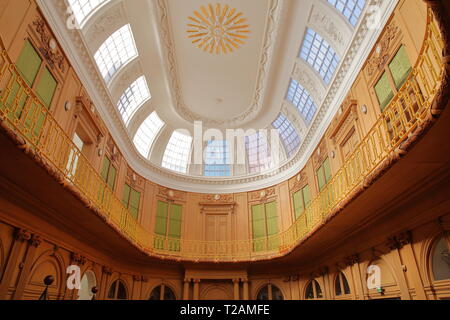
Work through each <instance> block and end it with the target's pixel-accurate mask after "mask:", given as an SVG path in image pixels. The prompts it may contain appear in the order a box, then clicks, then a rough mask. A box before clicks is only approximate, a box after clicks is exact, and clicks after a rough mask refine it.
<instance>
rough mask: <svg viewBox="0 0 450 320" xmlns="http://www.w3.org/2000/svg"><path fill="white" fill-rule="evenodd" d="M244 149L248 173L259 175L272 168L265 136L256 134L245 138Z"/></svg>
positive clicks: (259, 133)
mask: <svg viewBox="0 0 450 320" xmlns="http://www.w3.org/2000/svg"><path fill="white" fill-rule="evenodd" d="M245 149H246V151H247V162H248V170H249V172H250V173H259V172H261V171H264V170H267V169H269V168H270V167H271V166H272V161H271V159H270V150H269V144H268V142H267V137H266V135H265V134H263V133H261V132H258V133H255V134H253V135H251V136H247V137H245Z"/></svg>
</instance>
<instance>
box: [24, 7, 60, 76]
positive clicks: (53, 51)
mask: <svg viewBox="0 0 450 320" xmlns="http://www.w3.org/2000/svg"><path fill="white" fill-rule="evenodd" d="M31 27H32V29H33V30H34V31H35V32H36V33H37V34H38V36H39V39H40V42H39V51H40V53H41V54H42V56H43V57H44V58H45V60H46V61H47V63H48V64H49V65H50V67H51V68H54V69H57V70H58V71H59V72H60V73H61V75H62V76H64V75H65V74H66V72H67V70H68V63H67V61H66V58H65V56H64V54H63V52H62V50H61V48H60V46H59V44H58V42H57V41H56V39H55V38H54V37H53V34H52V32H51V31H50V28H49V27H48V25H47V23H46V22H45V20H44V19H43V18H42V17H41V16H40V15H39V16H37V17H36V18H35V19H34V21H33V23H32V26H31Z"/></svg>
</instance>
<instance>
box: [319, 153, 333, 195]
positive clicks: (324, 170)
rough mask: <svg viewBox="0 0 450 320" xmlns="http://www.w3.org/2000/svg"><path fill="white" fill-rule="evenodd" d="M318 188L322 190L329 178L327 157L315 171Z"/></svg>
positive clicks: (329, 169) (329, 171)
mask: <svg viewBox="0 0 450 320" xmlns="http://www.w3.org/2000/svg"><path fill="white" fill-rule="evenodd" d="M316 176H317V183H318V184H319V190H320V191H322V190H323V189H324V188H325V186H326V185H327V184H328V182H330V180H331V177H332V176H331V168H330V160H329V159H328V158H327V159H326V160H325V161H324V162H323V163H322V165H321V166H320V167H319V169H317V172H316Z"/></svg>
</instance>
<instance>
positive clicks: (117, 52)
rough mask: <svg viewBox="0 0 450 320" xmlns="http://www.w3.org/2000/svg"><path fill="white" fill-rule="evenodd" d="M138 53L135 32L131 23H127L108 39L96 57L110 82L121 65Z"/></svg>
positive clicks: (101, 70) (106, 79) (107, 80)
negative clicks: (134, 37) (132, 30)
mask: <svg viewBox="0 0 450 320" xmlns="http://www.w3.org/2000/svg"><path fill="white" fill-rule="evenodd" d="M137 55H138V52H137V49H136V44H135V42H134V39H133V33H132V32H131V27H130V25H129V24H127V25H124V26H123V27H122V28H120V29H119V30H117V31H116V32H114V33H113V34H112V35H111V36H110V37H109V38H108V39H106V41H105V42H104V43H103V44H102V45H101V46H100V48H99V49H98V50H97V52H96V53H95V55H94V58H95V62H96V63H97V66H98V68H99V69H100V72H101V74H102V76H103V79H104V80H105V82H106V83H108V82H109V81H110V80H111V79H112V77H113V76H114V75H115V74H116V72H117V71H118V70H119V69H120V68H121V67H123V66H124V65H126V64H127V63H128V62H129V61H130V60H132V59H133V58H135V57H137Z"/></svg>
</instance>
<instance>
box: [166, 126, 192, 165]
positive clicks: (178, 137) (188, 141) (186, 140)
mask: <svg viewBox="0 0 450 320" xmlns="http://www.w3.org/2000/svg"><path fill="white" fill-rule="evenodd" d="M192 141H193V139H192V136H190V135H189V136H188V135H186V134H183V133H181V132H178V131H174V132H173V133H172V136H171V137H170V139H169V142H168V144H167V146H166V150H165V151H164V156H163V160H162V163H161V166H162V167H163V168H165V169H168V170H171V171H175V172H178V173H184V174H187V172H188V169H189V162H190V161H189V160H190V158H191V153H192Z"/></svg>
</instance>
